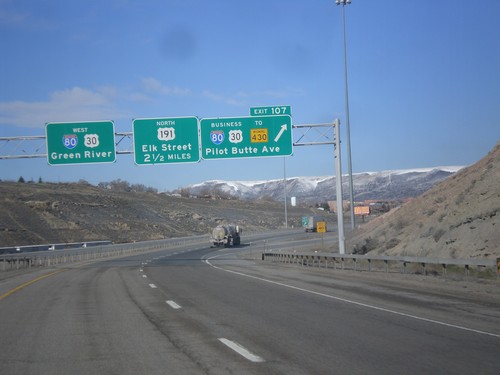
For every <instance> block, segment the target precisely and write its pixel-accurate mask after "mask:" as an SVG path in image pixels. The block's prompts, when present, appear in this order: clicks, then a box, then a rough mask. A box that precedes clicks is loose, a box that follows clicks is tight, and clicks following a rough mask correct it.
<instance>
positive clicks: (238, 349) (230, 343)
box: [219, 337, 264, 362]
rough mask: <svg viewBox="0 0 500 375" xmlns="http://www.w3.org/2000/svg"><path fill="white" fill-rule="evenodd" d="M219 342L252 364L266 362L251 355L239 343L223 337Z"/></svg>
mask: <svg viewBox="0 0 500 375" xmlns="http://www.w3.org/2000/svg"><path fill="white" fill-rule="evenodd" d="M219 341H220V342H221V343H223V344H224V345H226V346H227V347H228V348H230V349H232V350H234V351H235V352H236V353H238V354H239V355H241V356H243V357H245V358H246V359H248V360H249V361H251V362H264V359H263V358H261V357H259V356H258V355H255V354H253V353H251V352H250V351H249V350H248V349H246V348H244V347H243V346H241V345H240V344H238V343H237V342H234V341H231V340H228V339H225V338H223V337H221V338H219Z"/></svg>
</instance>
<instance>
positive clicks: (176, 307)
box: [166, 300, 181, 310]
mask: <svg viewBox="0 0 500 375" xmlns="http://www.w3.org/2000/svg"><path fill="white" fill-rule="evenodd" d="M166 303H167V305H169V306H170V307H171V308H173V309H175V310H177V309H180V308H181V306H180V305H178V304H177V303H175V301H172V300H168V301H166Z"/></svg>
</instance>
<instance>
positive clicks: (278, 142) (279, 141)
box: [200, 115, 293, 159]
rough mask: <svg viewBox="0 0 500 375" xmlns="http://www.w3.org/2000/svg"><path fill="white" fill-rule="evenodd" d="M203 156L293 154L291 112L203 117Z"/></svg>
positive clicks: (215, 157) (216, 157)
mask: <svg viewBox="0 0 500 375" xmlns="http://www.w3.org/2000/svg"><path fill="white" fill-rule="evenodd" d="M200 127H201V145H202V146H201V149H202V158H203V159H231V158H245V157H266V156H289V155H291V154H292V151H293V150H292V145H293V142H292V120H291V118H290V116H288V115H287V116H252V117H238V118H211V119H202V120H201V125H200Z"/></svg>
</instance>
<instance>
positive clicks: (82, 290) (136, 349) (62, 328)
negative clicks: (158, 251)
mask: <svg viewBox="0 0 500 375" xmlns="http://www.w3.org/2000/svg"><path fill="white" fill-rule="evenodd" d="M184 250H185V249H184ZM168 251H169V252H172V250H168ZM151 257H152V254H144V255H138V256H134V257H129V258H122V259H116V260H109V261H104V262H99V263H92V264H87V265H81V266H80V267H72V268H65V269H55V270H47V271H45V272H44V273H43V274H44V275H49V276H48V277H44V278H39V276H40V275H41V273H39V272H37V274H36V276H37V278H34V277H35V275H33V278H32V281H34V282H32V283H31V284H30V283H29V282H28V281H26V276H27V275H22V280H23V283H22V284H19V285H18V286H17V287H16V288H12V285H10V284H12V280H11V279H10V280H2V281H1V282H0V285H1V286H2V288H0V290H2V293H1V294H0V337H1V340H0V363H1V365H0V374H5V375H17V374H72V375H78V374H94V375H95V374H120V375H123V374H166V373H175V374H203V373H204V372H203V371H200V368H199V366H198V365H196V364H194V363H193V362H192V361H191V360H190V359H189V358H186V356H185V355H184V354H183V353H182V352H181V351H179V349H178V348H177V347H176V346H175V345H174V344H173V343H171V342H170V341H169V340H168V339H166V338H165V336H164V335H163V334H162V332H160V331H159V330H158V329H157V326H156V325H155V324H153V323H152V322H151V321H150V320H149V317H148V316H147V315H145V314H144V311H143V310H142V308H141V306H139V305H137V304H136V302H137V301H136V298H139V299H140V302H141V304H143V305H145V304H147V303H148V302H149V299H148V298H152V297H154V298H155V299H156V296H154V295H153V293H152V291H151V288H150V287H149V286H148V284H146V283H145V282H144V280H143V278H142V277H141V275H140V273H139V269H140V267H141V265H142V263H144V262H146V261H147V260H148V259H151ZM15 279H17V278H15ZM20 279H21V278H20ZM5 284H9V288H11V289H10V291H9V292H5V288H3V286H4V285H5ZM171 370H172V372H171Z"/></svg>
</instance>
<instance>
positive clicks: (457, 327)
mask: <svg viewBox="0 0 500 375" xmlns="http://www.w3.org/2000/svg"><path fill="white" fill-rule="evenodd" d="M219 256H221V255H216V256H213V257H211V258H208V259H203V261H204V262H205V263H206V264H208V265H209V266H210V267H213V268H216V269H218V270H221V271H225V272H229V273H233V274H235V275H240V276H245V277H249V278H251V279H256V280H260V281H264V282H266V283H270V284H274V285H279V286H283V287H286V288H290V289H295V290H299V291H301V292H306V293H310V294H314V295H317V296H321V297H326V298H330V299H334V300H336V301H341V302H345V303H350V304H353V305H357V306H362V307H366V308H369V309H373V310H378V311H383V312H386V313H389V314H394V315H399V316H404V317H406V318H411V319H415V320H420V321H423V322H427V323H434V324H438V325H441V326H445V327H451V328H456V329H460V330H462V331H467V332H474V333H478V334H480V335H487V336H493V337H497V338H500V335H498V334H496V333H491V332H486V331H481V330H478V329H473V328H468V327H463V326H459V325H456V324H451V323H446V322H443V321H440V320H434V319H428V318H424V317H421V316H417V315H412V314H407V313H403V312H400V311H395V310H390V309H386V308H383V307H378V306H374V305H369V304H366V303H362V302H356V301H353V300H349V299H346V298H341V297H335V296H332V295H329V294H325V293H320V292H315V291H313V290H308V289H304V288H299V287H297V286H293V285H288V284H284V283H280V282H277V281H272V280H268V279H264V278H261V277H257V276H252V275H247V274H245V273H243V272H237V271H232V270H228V269H224V268H221V267H217V266H214V265H213V264H212V263H210V260H212V259H214V258H217V257H219Z"/></svg>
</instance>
